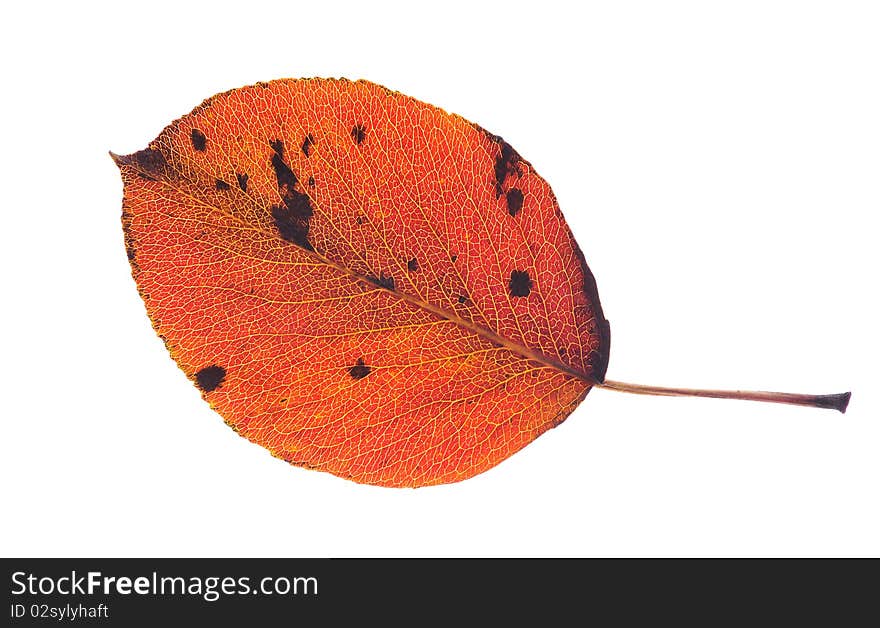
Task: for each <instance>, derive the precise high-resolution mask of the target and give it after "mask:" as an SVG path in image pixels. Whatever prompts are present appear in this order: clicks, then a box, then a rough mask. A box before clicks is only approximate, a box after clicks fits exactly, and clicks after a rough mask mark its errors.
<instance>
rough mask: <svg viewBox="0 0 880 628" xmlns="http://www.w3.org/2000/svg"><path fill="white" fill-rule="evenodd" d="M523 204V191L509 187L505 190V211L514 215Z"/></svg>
mask: <svg viewBox="0 0 880 628" xmlns="http://www.w3.org/2000/svg"><path fill="white" fill-rule="evenodd" d="M522 206H523V193H522V190H520V189H519V188H510V190H508V192H507V213H509V214H510V215H511V216H516V215H517V214H518V213H519V210H521V209H522Z"/></svg>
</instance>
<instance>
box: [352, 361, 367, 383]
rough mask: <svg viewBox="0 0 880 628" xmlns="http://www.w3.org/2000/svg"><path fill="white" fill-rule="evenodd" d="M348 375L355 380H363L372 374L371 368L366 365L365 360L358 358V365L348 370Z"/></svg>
mask: <svg viewBox="0 0 880 628" xmlns="http://www.w3.org/2000/svg"><path fill="white" fill-rule="evenodd" d="M348 374H349V375H351V376H352V378H353V379H363V378H365V377H366V376H367V375H369V374H370V367H369V366H367V365H366V364H364V359H363V358H358V361H357V364H355V365H354V366H352V367H351V368H349V369H348Z"/></svg>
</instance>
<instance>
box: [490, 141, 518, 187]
mask: <svg viewBox="0 0 880 628" xmlns="http://www.w3.org/2000/svg"><path fill="white" fill-rule="evenodd" d="M492 137H493V139H494V140H495V141H496V142H497V144H498V146H499V149H500V150H499V152H498V156H497V157H495V197H496V198H497V197H499V196H501V193H502V192H503V189H502V187H501V186H502V184H503V183H504V180H505V179H507V177H508V175H511V174H514V173H516V175H517V176H520V175H522V169H521V168H520V167H519V162H520V161H521V160H522V157H520V156H519V153H517V152H516V151H515V150H514V149H513V147H512V146H511V145H510V144H508V143H507V142H505V141H504V140H503V139H501V138H500V137H498V136H497V135H496V136H492Z"/></svg>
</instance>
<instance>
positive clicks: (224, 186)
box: [214, 179, 229, 192]
mask: <svg viewBox="0 0 880 628" xmlns="http://www.w3.org/2000/svg"><path fill="white" fill-rule="evenodd" d="M214 187H216V188H217V189H218V190H220V191H221V192H224V191H226V190H228V189H229V184H228V183H226V181H223V180H222V179H217V180H216V181H215V182H214Z"/></svg>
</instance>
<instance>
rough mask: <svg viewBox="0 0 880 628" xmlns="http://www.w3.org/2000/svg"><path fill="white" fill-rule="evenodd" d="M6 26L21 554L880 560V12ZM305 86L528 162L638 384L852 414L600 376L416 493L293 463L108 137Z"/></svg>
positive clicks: (484, 9)
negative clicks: (178, 306) (152, 255)
mask: <svg viewBox="0 0 880 628" xmlns="http://www.w3.org/2000/svg"><path fill="white" fill-rule="evenodd" d="M26 4H27V8H24V7H25V5H26ZM0 29H2V32H0V52H2V64H3V74H2V80H3V87H2V92H3V96H2V100H0V108H2V124H3V131H2V137H0V159H2V170H0V173H2V184H0V185H2V194H0V203H2V227H0V238H2V242H0V256H2V259H0V263H2V265H0V268H2V295H3V297H2V298H3V305H2V311H0V316H2V326H0V330H2V345H0V346H2V361H0V369H2V378H0V386H2V400H0V403H2V427H3V430H2V436H0V439H2V440H0V464H2V479H0V482H2V496H0V497H2V504H3V515H2V517H0V555H67V556H76V555H100V556H120V555H135V556H159V555H169V556H176V555H192V556H211V555H216V556H239V555H241V556H255V555H256V556H263V555H266V556H273V555H278V556H382V555H391V556H414V555H415V556H421V555H426V556H460V555H489V556H496V555H498V556H509V555H514V556H519V555H525V556H533V555H538V556H540V555H550V556H556V555H559V556H608V555H611V556H620V555H623V556H640V555H648V556H670V555H671V556H676V555H685V556H707V555H722V556H752V555H759V556H760V555H770V556H775V555H783V556H792V555H794V556H797V555H820V556H826V555H873V556H877V555H880V534H878V530H880V503H878V502H880V499H878V495H880V487H878V483H880V482H878V481H880V412H878V410H880V404H878V393H877V391H878V384H877V378H878V367H877V360H878V349H880V346H878V314H880V312H878V307H877V283H878V282H877V277H876V275H877V271H878V266H880V265H878V256H877V253H876V248H877V240H878V228H877V220H876V216H877V212H878V210H880V184H878V173H880V81H878V77H880V45H878V36H877V33H878V32H880V20H878V9H877V5H876V4H875V3H872V2H864V3H858V2H768V1H767V0H762V1H759V2H743V1H740V2H729V3H720V2H712V3H705V2H664V3H654V2H644V3H633V2H613V3H574V2H566V3H559V4H555V3H551V2H530V3H524V4H517V3H515V2H503V3H492V4H489V3H477V2H465V3H461V4H456V3H452V2H434V3H401V4H400V5H392V4H386V5H380V4H377V3H374V2H369V3H368V2H363V3H356V4H351V5H341V4H334V3H331V2H324V1H320V2H319V1H314V2H308V3H297V2H278V3H276V4H271V5H270V4H263V3H261V2H256V1H248V2H238V3H234V4H229V5H222V4H219V3H206V4H204V5H194V6H190V5H189V3H183V2H171V3H163V2H155V1H151V2H141V3H113V4H108V5H106V6H101V5H83V4H82V3H58V4H57V5H54V6H53V5H43V6H40V5H38V4H36V3H23V2H17V3H13V4H10V5H9V6H7V8H6V9H5V10H4V18H3V24H2V26H0ZM300 76H346V77H349V78H352V79H354V78H368V79H370V80H373V81H375V82H378V83H381V84H384V85H386V86H388V87H390V88H392V89H396V90H399V91H402V92H404V93H406V94H409V95H411V96H415V97H417V98H419V99H421V100H424V101H427V102H430V103H433V104H436V105H438V106H442V107H443V108H445V109H447V110H449V111H454V112H456V113H460V114H462V115H464V116H465V117H466V118H468V119H470V120H473V121H474V122H477V123H479V124H481V125H483V126H484V127H486V128H488V129H490V130H492V131H493V132H496V133H499V134H502V135H503V136H504V137H505V139H507V140H508V141H509V142H510V143H511V144H513V146H514V147H516V148H517V149H518V150H519V152H521V153H522V154H523V155H524V156H525V158H526V159H528V160H529V161H531V162H532V163H533V164H534V166H535V167H536V168H537V170H538V171H539V172H540V173H541V174H542V175H544V176H545V177H546V178H547V179H548V180H549V181H550V183H551V184H552V185H553V187H554V190H555V192H556V194H557V196H558V198H559V202H560V205H561V206H562V208H563V211H564V212H565V215H566V216H567V218H568V220H569V223H570V224H571V227H572V229H573V230H574V232H575V235H576V237H577V239H578V241H579V242H580V244H581V246H582V247H583V249H584V251H585V253H586V255H587V259H588V261H589V264H590V266H591V268H592V270H593V272H594V273H595V275H596V277H597V280H598V285H599V291H600V294H601V297H602V303H603V305H604V307H605V313H606V315H607V317H608V318H609V320H610V321H611V326H612V337H613V342H612V351H611V362H610V367H609V370H608V377H609V378H611V379H618V380H623V381H632V382H641V383H646V384H660V385H682V386H694V387H724V388H751V389H765V390H767V389H769V390H784V391H791V392H811V393H825V392H839V391H844V390H852V391H853V398H852V403H851V405H850V410H849V412H848V413H847V414H846V415H845V416H844V415H840V414H837V413H834V412H831V411H827V410H824V411H823V410H813V409H805V408H794V407H788V406H780V405H770V404H756V403H746V402H733V401H717V400H696V399H667V398H651V397H639V396H633V395H626V394H620V393H615V392H611V391H606V390H595V391H593V392H592V393H591V394H590V395H589V396H588V398H587V399H586V401H585V402H584V403H583V404H582V405H581V406H580V407H579V408H578V409H577V410H576V411H575V412H574V413H573V414H572V416H571V417H570V418H569V419H568V420H567V421H566V422H565V423H564V424H563V425H562V426H561V427H559V428H558V429H556V430H552V431H551V432H549V433H548V434H546V435H544V436H542V437H541V438H539V439H538V440H537V441H536V442H535V443H534V444H532V445H530V446H529V447H527V448H526V449H525V450H524V451H522V452H521V453H519V454H517V455H515V456H513V457H512V458H510V459H509V460H508V461H506V462H504V463H502V464H501V465H500V466H498V467H496V468H495V469H493V470H491V471H489V472H487V473H485V474H483V475H481V476H478V477H476V478H474V479H472V480H468V481H466V482H463V483H460V484H457V485H448V486H442V487H437V488H428V489H419V490H392V489H382V488H376V487H368V486H360V485H357V484H353V483H351V482H347V481H345V480H341V479H337V478H334V477H332V476H330V475H326V474H321V473H317V472H313V471H306V470H302V469H296V468H293V467H290V466H288V465H287V464H285V463H283V462H281V461H279V460H277V459H274V458H272V457H270V455H269V454H268V453H267V452H266V451H265V450H263V449H261V448H260V447H257V446H255V445H252V444H249V443H248V442H247V441H245V440H244V439H242V438H239V437H238V436H236V435H235V434H234V433H233V432H232V431H231V430H230V429H229V428H227V427H226V426H225V425H224V424H223V422H222V420H221V419H220V417H219V416H217V415H216V414H214V413H213V412H212V411H211V410H210V409H209V408H208V406H207V404H205V403H204V402H203V401H202V400H201V399H200V397H199V394H198V391H197V390H196V389H195V387H193V386H192V385H191V383H190V382H189V381H188V380H187V379H186V377H185V376H184V375H183V373H182V372H181V371H180V370H179V369H178V368H177V367H176V366H175V365H174V363H173V362H172V361H171V360H170V359H169V357H168V355H167V354H166V352H165V350H164V348H163V346H162V343H161V342H160V340H159V339H158V338H157V337H156V336H155V335H154V333H153V331H152V329H151V328H150V325H149V322H148V320H147V317H146V314H145V312H144V307H143V304H142V303H141V301H140V299H139V297H138V295H137V292H136V290H135V287H134V284H133V282H132V280H131V277H130V272H129V267H128V262H127V260H126V256H125V252H124V248H123V242H122V233H121V229H120V224H119V214H120V202H121V195H122V186H121V183H120V180H119V176H118V173H117V170H116V167H115V166H114V165H113V163H112V162H111V160H110V158H109V157H108V156H107V151H108V150H110V149H112V150H114V151H115V152H118V153H129V152H133V151H135V150H138V149H141V148H143V147H145V146H146V145H147V143H148V142H149V141H150V140H151V139H153V137H155V136H156V135H157V134H158V132H159V131H160V130H161V129H162V128H163V127H164V126H165V125H166V124H168V123H170V122H171V121H172V120H174V119H175V118H177V117H179V116H180V115H182V114H185V113H187V112H188V111H190V110H191V109H192V108H193V107H194V106H196V105H197V104H198V103H199V102H201V100H202V99H204V98H206V97H208V96H211V95H213V94H215V93H217V92H220V91H224V90H227V89H231V88H234V87H239V86H241V85H245V84H250V83H253V82H256V81H259V80H269V79H273V78H280V77H300Z"/></svg>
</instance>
